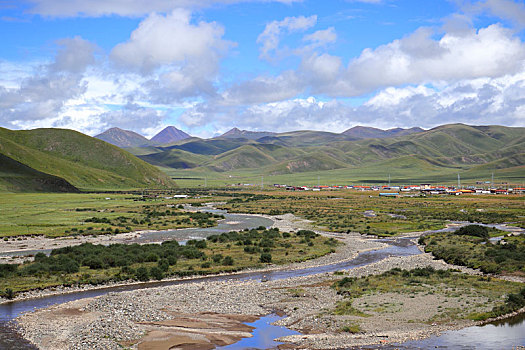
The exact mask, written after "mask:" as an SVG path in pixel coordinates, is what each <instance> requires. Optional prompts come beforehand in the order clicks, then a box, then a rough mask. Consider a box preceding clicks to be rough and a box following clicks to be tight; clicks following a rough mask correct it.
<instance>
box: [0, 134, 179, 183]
mask: <svg viewBox="0 0 525 350" xmlns="http://www.w3.org/2000/svg"><path fill="white" fill-rule="evenodd" d="M0 164H1V166H0V191H9V192H78V191H79V189H82V190H114V189H132V188H166V187H173V186H175V183H174V182H173V181H172V180H171V179H170V178H169V177H168V176H166V175H165V174H164V173H162V172H161V171H160V170H158V169H157V168H156V167H154V166H152V165H150V164H148V163H146V162H144V161H142V160H140V159H138V158H137V157H135V156H134V155H132V154H130V153H128V152H126V151H124V150H122V149H120V148H118V147H115V146H113V145H110V144H108V143H106V142H103V141H101V140H98V139H96V138H93V137H90V136H87V135H84V134H81V133H79V132H76V131H73V130H64V129H35V130H20V131H14V130H9V129H4V128H0Z"/></svg>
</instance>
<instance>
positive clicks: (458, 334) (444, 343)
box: [0, 208, 525, 350]
mask: <svg viewBox="0 0 525 350" xmlns="http://www.w3.org/2000/svg"><path fill="white" fill-rule="evenodd" d="M202 210H205V211H210V212H214V213H220V214H223V215H224V216H225V220H223V221H221V222H220V223H219V225H218V226H216V227H213V228H205V229H199V228H190V229H182V230H167V231H161V232H148V233H145V234H143V235H142V236H141V238H140V241H142V242H154V241H161V240H166V239H177V240H178V241H182V242H184V241H186V240H188V239H202V238H205V237H207V236H209V235H212V234H218V233H222V232H227V231H231V230H242V229H245V228H254V227H259V226H265V227H270V226H271V225H272V223H273V222H272V220H270V219H266V218H262V217H260V216H255V215H238V214H228V213H226V212H224V211H220V210H215V209H212V210H210V209H208V208H205V209H202ZM490 226H496V227H498V228H500V229H503V230H506V231H511V229H508V228H507V227H506V226H501V225H490ZM456 228H457V227H454V228H448V229H443V230H438V231H439V232H444V231H450V230H454V229H456ZM430 232H437V231H429V233H430ZM514 232H515V230H514ZM413 239H414V237H403V238H389V239H380V240H379V241H380V242H384V243H387V244H388V247H386V248H383V249H379V250H374V251H368V252H363V253H361V254H359V255H358V256H357V257H356V258H354V259H352V260H349V261H344V262H340V263H335V264H330V265H324V266H317V267H311V268H305V269H297V270H277V271H269V272H268V271H266V272H244V273H238V274H235V275H221V276H208V277H197V278H193V279H186V280H177V281H160V282H149V283H143V284H134V285H127V286H118V287H108V288H101V289H94V290H86V291H79V292H73V293H68V294H59V295H50V296H45V297H40V298H33V299H26V300H20V301H13V302H9V303H4V304H0V350H4V349H6V350H8V349H9V350H26V349H35V347H34V346H33V345H32V344H30V343H29V342H28V341H27V340H25V339H23V338H22V337H21V336H20V334H19V333H18V332H17V331H16V325H13V322H10V321H12V320H14V319H15V318H16V317H18V316H19V315H20V314H21V313H23V312H29V311H32V310H36V309H41V308H45V307H48V306H51V305H54V304H61V303H65V302H68V301H72V300H77V299H82V298H91V297H96V296H99V295H103V294H106V293H109V292H122V291H130V290H136V289H145V288H152V287H158V286H165V285H175V284H185V283H193V282H197V281H221V280H259V281H260V280H261V279H262V278H263V276H265V277H266V278H267V279H269V280H275V279H286V278H291V277H299V276H308V275H314V274H318V273H331V272H335V271H340V270H349V269H353V268H356V267H361V266H365V265H368V264H372V263H374V262H377V261H380V260H382V259H385V258H387V257H390V256H409V255H416V254H420V251H419V249H418V248H417V246H416V245H415V244H414V242H413ZM274 316H275V315H269V316H266V317H263V318H261V320H260V322H259V323H257V324H255V325H256V326H257V328H256V329H255V330H254V335H255V336H254V337H252V338H247V339H244V340H242V341H241V342H242V343H241V342H239V343H237V344H238V345H240V346H234V347H231V349H264V348H268V346H269V345H270V344H271V346H270V347H272V348H274V347H275V346H276V345H277V344H279V343H261V342H260V341H259V340H258V339H268V338H271V339H273V338H276V337H279V336H282V335H284V334H293V332H294V331H291V330H287V329H284V330H286V331H287V332H285V333H283V329H280V328H282V327H273V326H269V324H270V323H271V322H273V321H275V319H274V318H273V317H274ZM266 330H268V331H269V332H270V333H272V334H263V336H258V335H259V334H261V332H263V333H264V332H265V331H266ZM273 332H275V336H273V337H272V335H273ZM234 345H235V344H234ZM517 345H525V317H523V315H522V316H521V317H518V318H516V319H513V320H508V321H505V322H500V323H498V324H489V325H485V326H482V327H468V328H465V329H462V330H458V331H449V332H445V333H444V334H443V335H441V336H437V337H431V338H428V339H425V340H420V341H412V342H407V343H403V344H396V346H395V347H391V346H388V345H387V346H382V347H381V348H382V349H431V348H432V349H434V348H441V349H487V350H488V349H512V348H515V347H516V346H517ZM362 348H363V349H377V348H378V346H373V347H362Z"/></svg>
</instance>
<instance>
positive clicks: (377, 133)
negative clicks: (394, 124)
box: [342, 126, 425, 139]
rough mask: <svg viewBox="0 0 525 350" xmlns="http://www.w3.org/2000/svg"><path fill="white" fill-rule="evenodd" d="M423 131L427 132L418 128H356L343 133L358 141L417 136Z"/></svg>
mask: <svg viewBox="0 0 525 350" xmlns="http://www.w3.org/2000/svg"><path fill="white" fill-rule="evenodd" d="M423 131H425V130H423V129H421V128H417V127H416V128H410V129H402V128H395V129H388V130H381V129H376V128H371V127H368V126H354V127H353V128H351V129H348V130H346V131H343V133H342V134H343V135H347V136H350V137H355V138H357V139H384V138H388V137H396V136H403V135H410V134H415V133H418V132H423Z"/></svg>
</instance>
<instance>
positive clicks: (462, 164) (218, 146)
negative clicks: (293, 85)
mask: <svg viewBox="0 0 525 350" xmlns="http://www.w3.org/2000/svg"><path fill="white" fill-rule="evenodd" d="M131 151H132V152H134V153H135V154H137V155H138V157H139V158H141V159H143V160H145V161H147V162H149V163H151V164H153V165H156V166H160V167H163V168H172V169H194V170H195V171H200V172H201V173H202V171H204V172H210V171H212V172H232V171H234V172H239V171H240V172H243V173H250V172H257V173H259V174H267V175H279V174H298V173H307V172H319V171H326V170H331V171H335V170H338V169H340V170H341V171H342V172H344V171H354V172H355V171H363V172H365V171H369V172H370V173H371V174H376V173H378V174H381V176H383V177H384V176H385V175H384V173H385V172H386V171H391V172H394V173H395V172H396V171H398V170H399V172H400V173H407V172H412V173H421V172H423V171H425V172H426V173H428V174H444V173H446V174H457V172H460V171H461V172H464V171H472V172H473V173H474V172H475V171H477V170H480V169H484V172H485V173H486V172H487V171H488V170H487V169H493V170H494V169H506V170H505V171H507V173H508V174H510V175H509V176H512V177H516V176H517V178H520V179H523V178H524V176H523V175H521V176H520V175H517V174H520V173H521V174H525V128H512V127H504V126H497V125H493V126H469V125H464V124H449V125H442V126H439V127H436V128H433V129H430V130H423V129H421V128H411V129H399V128H398V129H390V130H381V129H375V128H369V127H362V126H358V127H354V128H351V129H349V130H347V131H345V132H343V133H341V134H336V133H329V132H321V131H293V132H287V133H270V132H250V131H244V130H239V129H232V130H230V131H229V132H227V133H226V134H223V135H221V136H219V137H216V138H212V139H199V138H189V139H185V140H182V141H179V142H176V143H174V144H172V145H170V146H167V147H148V148H139V149H133V150H131ZM396 169H397V170H396Z"/></svg>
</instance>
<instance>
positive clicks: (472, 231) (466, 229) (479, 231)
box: [455, 225, 490, 239]
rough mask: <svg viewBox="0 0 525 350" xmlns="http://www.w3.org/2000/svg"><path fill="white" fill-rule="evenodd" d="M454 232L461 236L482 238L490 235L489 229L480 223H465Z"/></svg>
mask: <svg viewBox="0 0 525 350" xmlns="http://www.w3.org/2000/svg"><path fill="white" fill-rule="evenodd" d="M455 234H456V235H462V236H474V237H481V238H484V239H488V238H489V237H490V236H489V230H487V228H486V227H484V226H480V225H467V226H463V227H460V228H459V229H458V230H456V232H455Z"/></svg>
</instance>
